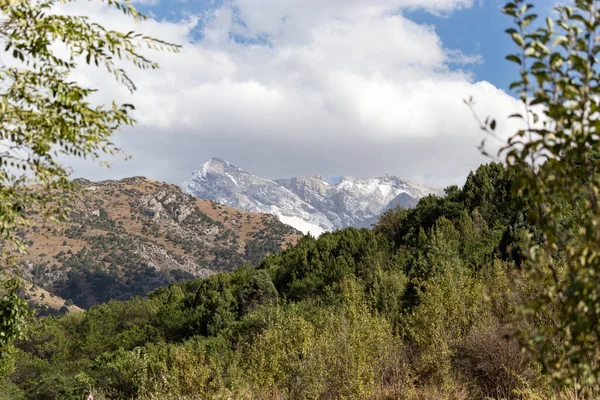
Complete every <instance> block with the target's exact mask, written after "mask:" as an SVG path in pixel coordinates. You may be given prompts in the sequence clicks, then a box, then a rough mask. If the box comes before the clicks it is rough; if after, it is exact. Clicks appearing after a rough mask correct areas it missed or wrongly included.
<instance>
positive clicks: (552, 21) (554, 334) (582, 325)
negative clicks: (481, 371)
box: [482, 0, 600, 396]
mask: <svg viewBox="0 0 600 400" xmlns="http://www.w3.org/2000/svg"><path fill="white" fill-rule="evenodd" d="M532 8H533V6H532V5H531V4H526V3H525V2H524V1H523V0H513V1H509V2H507V3H506V5H505V7H504V13H505V14H507V15H508V16H510V17H511V18H512V19H513V21H514V28H510V29H508V30H507V31H506V32H507V33H508V34H509V35H510V37H511V38H512V40H513V41H514V42H515V44H516V45H517V47H518V48H519V51H518V52H517V53H515V54H510V55H508V56H507V59H508V60H509V61H511V62H514V63H516V64H517V65H518V66H519V67H520V79H519V80H518V81H516V82H514V83H513V84H512V85H511V88H513V89H516V90H517V91H518V92H519V95H520V99H521V101H522V103H523V109H524V111H523V112H521V113H518V114H514V115H512V116H511V117H512V118H517V119H519V120H521V121H522V122H523V128H522V129H520V130H519V131H518V132H516V133H515V134H514V135H513V136H511V137H510V138H509V139H508V141H507V142H506V145H505V146H504V147H503V148H502V149H501V151H500V156H501V158H502V159H503V160H504V161H505V162H506V163H507V164H508V165H509V167H510V168H511V169H512V170H513V171H515V173H516V178H515V186H514V190H515V192H516V194H517V195H522V194H525V195H529V196H531V197H532V199H533V203H534V206H533V207H531V209H530V210H529V212H528V217H529V219H530V221H533V222H534V223H535V225H536V226H537V228H538V229H539V232H540V236H541V237H540V239H539V240H531V239H532V234H531V233H529V234H528V235H526V237H524V247H525V248H524V252H523V255H524V257H525V258H526V259H525V260H524V265H525V266H526V269H527V271H528V272H529V273H530V275H531V276H530V279H531V282H536V283H537V288H536V290H537V296H536V297H535V298H534V300H533V301H531V302H529V303H528V304H526V310H527V312H528V315H529V316H530V318H540V316H546V317H547V318H542V319H540V320H539V321H540V323H538V324H536V325H535V326H536V328H535V329H533V330H532V331H531V332H527V333H526V338H527V339H528V344H529V345H530V346H531V348H532V349H534V350H536V353H537V354H538V356H539V360H540V361H541V363H542V365H543V367H544V369H545V371H547V372H548V373H550V376H551V377H552V379H553V381H554V382H555V383H558V384H562V385H567V386H571V387H574V388H575V389H576V390H578V391H579V392H580V394H583V395H584V396H585V395H588V394H589V391H590V390H591V389H590V388H591V387H592V386H593V385H597V384H599V383H600V363H599V362H598V348H600V257H599V255H600V174H598V169H599V168H600V163H598V162H597V157H596V155H597V151H598V147H599V142H600V136H599V128H600V114H599V111H600V101H599V99H600V80H599V79H598V76H599V68H598V55H599V53H600V46H598V43H599V41H600V35H599V30H600V18H599V17H600V2H599V1H597V0H575V1H573V2H571V4H569V5H568V6H562V5H560V6H557V7H556V8H555V14H553V17H548V18H547V19H546V20H545V23H541V24H537V23H534V21H536V20H537V15H536V14H534V13H533V12H532ZM532 27H533V28H532ZM482 128H483V129H484V130H485V131H487V132H488V133H490V134H491V135H494V136H495V135H496V134H495V128H496V121H495V120H491V119H488V120H486V121H485V122H484V123H483V124H482ZM496 137H498V136H496ZM501 140H502V139H501ZM565 205H574V206H573V210H571V211H570V213H571V215H570V217H569V218H570V219H571V221H572V226H573V227H574V237H572V238H570V240H562V239H563V235H564V227H563V225H562V221H563V216H564V213H565V209H564V207H565ZM557 254H560V258H559V257H556V255H557Z"/></svg>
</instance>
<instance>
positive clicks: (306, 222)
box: [180, 158, 443, 236]
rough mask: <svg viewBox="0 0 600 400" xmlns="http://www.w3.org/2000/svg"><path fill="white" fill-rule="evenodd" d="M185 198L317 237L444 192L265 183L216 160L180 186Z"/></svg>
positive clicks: (392, 184) (381, 182)
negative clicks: (272, 219) (261, 216)
mask: <svg viewBox="0 0 600 400" xmlns="http://www.w3.org/2000/svg"><path fill="white" fill-rule="evenodd" d="M180 187H181V188H182V190H183V191H184V192H185V193H188V194H190V195H192V196H194V197H197V198H201V199H206V200H212V201H216V202H218V203H221V204H224V205H226V206H229V207H233V208H237V209H240V210H244V211H251V212H261V213H269V214H273V215H275V216H277V217H278V218H279V220H280V221H281V222H283V223H285V224H288V225H290V226H292V227H294V228H296V229H297V230H299V231H301V232H303V233H305V234H306V233H310V234H312V235H314V236H318V235H320V234H321V233H323V232H325V231H332V230H336V229H341V228H346V227H357V228H360V227H369V226H371V225H372V224H373V223H374V222H375V221H376V220H377V219H378V217H379V216H380V215H381V214H382V213H384V212H386V211H387V210H389V209H391V208H396V207H398V206H401V207H412V206H414V205H416V203H417V202H418V200H419V199H420V198H422V197H425V196H427V195H430V194H435V195H440V196H441V195H443V190H442V189H441V188H437V187H434V186H429V185H424V184H421V183H416V182H412V181H409V180H406V179H402V178H399V177H397V176H393V175H385V176H381V177H374V178H365V179H359V178H354V177H343V178H341V180H339V181H338V182H337V183H331V182H328V181H326V180H325V179H323V177H321V176H307V177H297V178H288V179H275V180H270V179H264V178H261V177H259V176H256V175H253V174H251V173H249V172H247V171H245V170H243V169H241V168H239V167H237V166H235V165H233V164H231V163H229V162H228V161H226V160H223V159H220V158H211V159H210V160H208V161H206V162H205V163H203V164H202V165H201V166H200V167H198V168H197V169H196V170H195V171H194V172H193V173H192V176H191V177H190V179H188V180H187V181H185V182H183V183H181V184H180Z"/></svg>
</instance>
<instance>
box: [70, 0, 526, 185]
mask: <svg viewBox="0 0 600 400" xmlns="http://www.w3.org/2000/svg"><path fill="white" fill-rule="evenodd" d="M473 3H474V2H473V1H472V0H319V1H316V0H260V1H258V0H236V1H231V2H228V3H226V4H225V5H224V6H222V7H221V8H219V9H217V10H214V12H213V13H211V14H210V16H209V18H208V19H207V20H205V21H204V22H205V25H204V31H203V33H204V38H203V39H202V40H200V41H193V40H192V39H191V35H190V32H191V31H192V29H193V28H194V27H195V25H196V23H197V22H198V21H197V20H189V21H182V22H181V23H173V22H165V21H163V22H159V21H155V20H150V21H147V22H145V23H144V24H143V25H140V26H134V24H132V23H131V22H130V21H128V20H126V19H124V18H123V17H122V16H120V15H118V14H117V13H114V12H106V8H105V6H103V5H102V3H101V2H95V3H94V2H81V3H76V5H75V6H73V5H66V6H61V7H65V9H66V7H69V9H71V10H77V11H78V12H84V13H86V14H89V15H90V16H91V17H92V18H93V19H95V20H98V21H99V22H100V23H102V24H105V25H107V26H110V27H116V28H119V29H121V30H129V29H132V28H135V29H136V30H142V31H143V32H144V33H148V34H151V35H153V36H156V37H160V38H161V39H165V40H168V41H172V42H176V43H180V44H184V47H183V50H182V52H181V53H180V54H177V55H173V54H170V53H149V54H150V55H151V56H152V57H154V58H155V59H157V60H158V61H159V62H160V63H161V66H162V68H161V69H160V70H159V71H136V70H134V69H129V70H130V71H131V74H132V76H133V77H134V80H135V82H136V84H137V86H138V88H139V90H138V92H137V93H136V94H135V95H134V97H133V98H131V97H130V96H129V95H128V94H127V92H126V90H124V89H123V88H119V87H118V85H117V84H116V83H114V82H112V81H110V77H108V76H107V75H106V74H104V73H100V72H98V71H95V70H92V69H90V68H82V69H81V71H79V73H78V74H79V75H80V79H85V80H86V81H87V82H94V85H95V86H96V87H98V88H100V89H101V94H99V95H98V99H99V100H101V101H108V100H110V99H112V98H114V97H115V96H116V97H117V98H119V99H122V100H123V101H127V102H130V101H131V102H133V103H134V104H135V105H136V107H137V111H136V116H137V118H138V120H139V124H138V125H137V127H136V128H134V129H132V130H129V129H127V130H125V131H124V132H122V133H121V134H119V135H118V136H117V138H116V139H117V143H118V144H119V145H121V146H122V147H123V148H124V149H125V151H126V152H127V153H129V154H131V155H132V156H133V159H132V160H130V161H127V162H125V163H122V162H119V161H117V162H116V163H115V165H114V168H113V169H112V170H106V169H98V168H96V167H92V166H90V165H89V164H85V163H82V162H78V161H76V162H74V163H73V165H74V167H75V175H77V176H86V177H91V178H92V179H102V178H106V177H115V178H116V177H124V176H129V175H145V176H147V177H149V178H154V179H161V180H167V181H172V182H176V181H180V180H183V179H185V178H187V176H188V175H189V174H190V173H191V171H192V170H193V169H194V168H195V166H196V165H197V164H199V163H201V162H203V161H204V160H205V159H206V158H209V157H211V156H219V157H223V158H226V159H228V160H229V161H231V162H233V163H234V164H237V165H239V166H241V167H243V168H246V169H248V170H249V171H250V172H254V173H258V174H261V175H263V176H266V177H284V176H292V175H305V174H321V175H324V176H339V175H343V174H344V175H345V174H347V175H358V176H368V175H380V174H384V173H394V174H398V175H400V176H403V177H406V178H411V179H420V180H424V181H426V182H428V183H437V184H448V183H454V182H459V181H460V180H462V179H464V177H465V176H466V173H467V172H468V170H469V169H471V168H475V167H476V166H477V165H478V164H479V163H481V162H482V161H483V160H484V159H483V158H482V157H481V156H480V155H479V153H478V151H477V149H476V146H477V145H478V144H479V143H480V141H481V139H482V138H483V134H482V133H481V131H479V129H478V125H477V123H476V121H475V120H474V119H473V117H472V115H471V112H470V110H469V109H468V108H467V107H466V106H465V105H464V104H463V102H462V101H463V99H464V98H466V97H468V96H470V95H473V96H474V98H475V99H476V101H477V102H478V103H477V104H478V110H479V112H480V113H481V114H482V115H483V116H486V115H488V114H493V115H494V116H496V117H498V118H499V130H500V132H501V134H506V133H507V132H511V131H514V129H515V127H514V125H509V122H505V121H504V120H503V118H504V117H505V116H507V115H509V114H511V113H513V112H515V111H516V110H517V107H518V103H517V102H516V100H515V99H513V98H512V97H510V96H508V95H507V94H505V93H504V92H502V91H501V90H498V89H497V88H495V87H494V86H493V85H491V84H489V83H487V82H476V81H474V79H473V77H472V76H470V75H469V74H467V73H465V72H463V71H461V70H460V69H453V68H451V67H450V64H451V63H452V65H453V66H456V65H457V64H459V65H460V63H461V62H462V63H468V62H478V59H477V57H476V55H465V54H461V53H460V52H458V51H456V50H453V49H448V48H445V47H444V45H443V43H441V41H440V38H439V37H438V36H437V34H436V32H435V29H434V27H431V26H425V25H419V24H416V23H414V22H412V21H410V20H408V19H407V18H406V17H404V16H403V15H402V12H403V10H406V9H411V8H424V9H427V10H429V11H431V12H437V13H447V12H451V11H453V10H455V9H458V8H462V7H469V6H471V5H472V4H473ZM74 7H76V8H74ZM240 19H241V20H243V21H244V24H239V23H237V22H236V21H239V20H240ZM232 32H233V33H236V34H240V35H244V36H246V37H251V38H256V37H262V38H267V40H266V41H267V43H262V44H245V45H244V44H240V43H237V42H235V41H233V40H232V39H231V35H230V34H231V33H232ZM511 124H512V123H511Z"/></svg>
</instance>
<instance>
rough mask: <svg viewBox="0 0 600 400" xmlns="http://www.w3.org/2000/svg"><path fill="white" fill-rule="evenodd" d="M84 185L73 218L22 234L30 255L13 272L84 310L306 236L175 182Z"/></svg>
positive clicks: (248, 259) (255, 258) (228, 266)
mask: <svg viewBox="0 0 600 400" xmlns="http://www.w3.org/2000/svg"><path fill="white" fill-rule="evenodd" d="M78 182H79V183H80V184H81V188H80V190H79V191H78V192H77V193H76V195H75V196H74V197H72V199H70V200H69V201H70V207H69V208H70V210H71V211H70V217H69V220H68V221H65V222H63V223H61V224H54V223H48V222H43V221H41V220H40V221H38V223H37V224H36V226H34V227H31V228H29V229H24V230H22V231H21V232H19V236H21V238H22V240H23V241H24V242H25V243H26V244H28V245H29V247H28V252H29V254H27V255H26V256H25V258H24V260H23V261H22V262H20V263H19V264H17V265H16V266H15V272H17V273H18V274H19V275H20V276H22V277H23V278H24V279H25V280H27V281H28V282H30V283H33V284H35V287H36V288H41V289H43V290H45V291H47V292H48V293H49V294H51V295H52V296H59V297H60V298H62V299H65V300H67V303H68V304H70V303H71V302H73V303H74V304H75V305H77V306H80V307H82V308H87V307H89V306H91V305H93V304H97V303H101V302H105V301H108V300H110V299H119V300H123V299H127V298H129V297H131V296H134V295H143V294H145V293H147V292H148V291H150V290H152V289H154V288H156V287H159V286H165V285H167V284H168V283H170V282H174V281H180V280H183V279H188V278H192V277H203V276H208V275H210V274H212V273H214V271H221V270H232V269H233V268H235V267H237V266H239V265H241V264H244V263H258V262H260V261H261V260H262V258H264V257H265V256H266V255H267V254H269V253H273V252H278V251H280V250H281V249H282V247H284V246H286V245H287V244H288V243H294V242H295V241H296V240H297V239H298V238H299V236H300V233H299V232H298V231H296V230H295V229H293V228H291V227H289V226H287V225H284V224H282V223H281V222H280V221H278V220H277V218H275V217H274V216H272V215H269V214H256V213H248V212H243V211H240V210H236V209H233V208H229V207H226V206H223V205H220V204H217V203H215V202H211V201H207V200H199V199H196V198H194V197H192V196H189V195H187V194H185V193H183V192H182V191H181V190H180V189H179V188H178V187H177V186H175V185H170V184H166V183H160V182H155V181H151V180H147V179H145V178H141V177H135V178H127V179H123V180H120V181H103V182H95V183H94V182H89V181H86V180H79V181H78ZM36 290H37V289H36ZM69 300H70V301H69Z"/></svg>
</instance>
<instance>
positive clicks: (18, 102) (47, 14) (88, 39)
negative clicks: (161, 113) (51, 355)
mask: <svg viewBox="0 0 600 400" xmlns="http://www.w3.org/2000/svg"><path fill="white" fill-rule="evenodd" d="M62 2H64V1H62ZM57 3H59V2H57V1H56V0H39V1H2V2H0V11H1V12H2V20H1V22H0V41H1V43H2V46H3V47H4V50H5V55H6V57H8V58H10V57H12V60H10V63H9V64H7V65H2V66H0V82H1V84H0V240H1V241H2V243H3V247H4V251H7V245H8V244H9V243H12V244H13V245H15V246H16V247H17V249H18V250H23V246H22V244H21V243H20V242H19V240H18V238H17V237H16V236H15V233H16V231H17V230H18V229H19V228H20V227H23V226H26V225H28V224H30V221H29V220H28V214H29V213H31V212H41V213H43V214H44V215H46V216H48V217H53V218H60V217H64V216H65V215H66V212H67V210H66V208H65V207H63V201H64V200H65V192H66V191H68V190H70V189H72V188H73V183H72V182H71V181H69V179H68V176H69V170H68V168H67V167H66V166H65V165H63V164H61V163H60V162H59V161H58V157H60V156H61V155H68V156H74V157H81V158H84V159H98V158H99V157H100V156H101V155H102V154H115V153H118V152H120V150H119V149H118V148H116V147H115V146H114V145H113V144H112V143H111V141H110V138H111V136H112V135H113V133H115V132H116V131H117V130H118V129H119V128H120V127H122V126H123V125H133V124H134V123H135V120H134V119H133V118H132V117H131V115H130V111H131V110H132V109H133V106H132V105H130V104H117V103H116V102H113V103H112V104H111V105H94V104H93V103H92V101H91V100H90V96H91V95H92V94H93V92H94V91H95V90H94V89H90V88H87V87H84V86H82V85H80V84H79V83H78V82H76V81H74V80H73V79H72V78H71V73H72V72H73V71H75V70H76V69H77V67H78V65H79V64H82V63H83V62H85V63H87V64H93V65H96V66H98V67H102V68H105V69H106V70H107V71H108V72H109V73H111V74H113V75H114V76H115V78H116V79H117V80H119V81H120V82H121V83H123V84H124V85H125V86H126V87H127V88H128V89H129V90H130V91H134V90H135V85H134V83H133V81H132V80H131V79H130V78H129V76H128V75H127V73H126V72H125V70H123V69H122V68H120V66H119V60H121V59H122V58H126V59H128V60H131V62H132V63H133V64H134V65H135V66H137V67H139V68H142V69H146V68H152V69H154V68H157V67H158V65H157V64H156V63H154V62H152V61H151V60H150V59H148V58H146V56H145V55H144V54H143V53H142V52H141V49H142V46H147V47H149V48H156V49H166V50H171V51H177V50H178V48H179V47H178V46H175V45H172V44H169V43H166V42H163V41H161V40H158V39H155V38H152V37H148V36H144V35H142V34H138V33H135V32H129V33H124V32H119V31H114V30H108V29H105V28H104V27H102V26H101V25H99V24H97V23H95V22H93V21H91V20H90V19H89V18H88V17H86V16H75V15H61V14H57V13H56V12H55V11H56V9H55V7H56V5H57ZM106 4H107V6H108V7H110V8H114V9H117V10H120V11H122V12H123V13H124V14H126V15H128V16H129V17H131V18H133V19H134V20H136V21H140V20H143V19H144V16H143V15H140V14H139V13H138V12H137V11H136V10H135V8H133V6H132V5H131V4H130V3H129V2H128V1H127V0H125V1H123V2H121V1H115V0H108V1H107V2H106ZM32 185H35V190H32ZM8 287H9V288H8V291H7V294H6V295H5V296H4V297H3V298H2V315H1V317H0V339H1V340H0V352H1V354H2V356H3V357H4V356H6V354H7V351H8V350H7V349H8V346H9V345H10V343H11V342H12V340H13V339H14V338H15V337H17V336H18V335H19V329H20V328H19V325H20V323H21V322H22V321H21V320H22V318H23V315H22V314H23V305H22V304H21V302H20V301H19V300H18V298H17V297H16V294H15V293H16V292H15V291H16V288H17V285H16V281H11V282H9V283H8ZM3 370H4V369H3Z"/></svg>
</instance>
